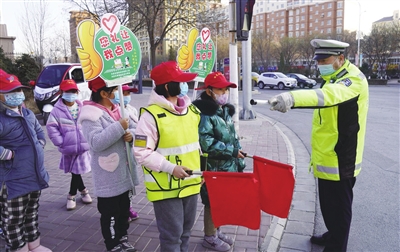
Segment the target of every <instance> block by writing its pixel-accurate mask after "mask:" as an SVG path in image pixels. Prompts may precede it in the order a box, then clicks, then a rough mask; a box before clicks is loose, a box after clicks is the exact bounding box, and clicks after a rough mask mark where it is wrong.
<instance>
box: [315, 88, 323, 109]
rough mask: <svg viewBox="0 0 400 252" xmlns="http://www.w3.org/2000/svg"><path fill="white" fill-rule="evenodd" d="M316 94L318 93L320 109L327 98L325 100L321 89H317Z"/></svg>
mask: <svg viewBox="0 0 400 252" xmlns="http://www.w3.org/2000/svg"><path fill="white" fill-rule="evenodd" d="M315 93H317V98H318V104H317V106H318V107H322V106H324V104H325V102H324V101H325V98H324V93H322V91H321V89H316V90H315Z"/></svg>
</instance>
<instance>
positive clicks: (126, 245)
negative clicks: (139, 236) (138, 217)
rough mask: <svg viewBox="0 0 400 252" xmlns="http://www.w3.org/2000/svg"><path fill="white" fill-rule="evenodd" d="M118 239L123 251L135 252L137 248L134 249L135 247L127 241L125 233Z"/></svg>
mask: <svg viewBox="0 0 400 252" xmlns="http://www.w3.org/2000/svg"><path fill="white" fill-rule="evenodd" d="M119 241H120V242H121V246H122V249H123V251H126V252H136V251H137V249H135V247H134V246H133V245H132V244H130V243H129V242H128V236H126V235H125V236H123V237H122V238H121V239H120V240H119Z"/></svg>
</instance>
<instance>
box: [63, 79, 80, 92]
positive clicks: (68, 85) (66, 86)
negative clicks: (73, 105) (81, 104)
mask: <svg viewBox="0 0 400 252" xmlns="http://www.w3.org/2000/svg"><path fill="white" fill-rule="evenodd" d="M60 89H61V91H68V90H79V88H78V85H76V82H75V81H74V80H63V81H62V82H61V84H60Z"/></svg>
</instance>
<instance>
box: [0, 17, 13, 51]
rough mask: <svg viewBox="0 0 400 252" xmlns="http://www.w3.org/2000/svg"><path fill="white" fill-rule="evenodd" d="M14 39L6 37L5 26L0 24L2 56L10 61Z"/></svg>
mask: <svg viewBox="0 0 400 252" xmlns="http://www.w3.org/2000/svg"><path fill="white" fill-rule="evenodd" d="M15 39H16V37H13V36H8V34H7V25H5V24H0V47H2V48H3V51H4V54H5V55H6V56H7V57H8V58H10V59H14V40H15Z"/></svg>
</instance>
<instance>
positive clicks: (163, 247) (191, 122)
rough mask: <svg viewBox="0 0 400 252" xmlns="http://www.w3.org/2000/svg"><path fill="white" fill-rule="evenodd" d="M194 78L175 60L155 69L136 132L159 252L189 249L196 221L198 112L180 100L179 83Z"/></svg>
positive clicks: (136, 149)
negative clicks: (181, 68) (182, 69)
mask: <svg viewBox="0 0 400 252" xmlns="http://www.w3.org/2000/svg"><path fill="white" fill-rule="evenodd" d="M196 75H197V74H193V73H185V72H182V71H181V70H180V69H179V67H178V65H177V63H176V62H174V61H169V62H163V63H161V64H160V65H158V66H156V67H155V68H154V69H153V70H152V72H151V78H152V79H153V80H154V83H155V84H156V87H155V88H154V90H152V92H151V94H150V98H149V103H148V104H149V106H148V107H147V108H142V109H141V116H140V119H139V122H138V125H137V128H136V134H135V143H134V144H135V149H134V154H135V157H136V160H137V161H138V162H139V163H140V164H141V165H142V166H143V172H144V174H145V176H144V178H145V185H146V192H147V198H148V200H149V201H151V202H153V206H154V213H155V216H156V221H157V227H158V231H159V232H160V236H159V237H160V252H170V251H181V252H186V251H188V247H189V238H190V232H191V229H192V227H193V224H194V221H195V218H196V211H197V199H198V194H199V192H200V184H201V181H202V179H201V177H200V176H199V175H192V176H189V174H188V173H187V171H188V170H197V171H199V170H200V145H199V135H198V124H199V122H200V112H199V111H198V110H197V109H196V107H194V106H193V105H192V104H191V101H190V99H189V97H188V96H186V95H184V96H179V95H180V94H181V91H182V90H181V88H180V82H188V81H191V80H193V79H194V78H195V77H196ZM189 173H190V172H189Z"/></svg>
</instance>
